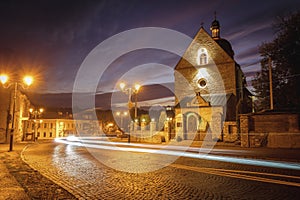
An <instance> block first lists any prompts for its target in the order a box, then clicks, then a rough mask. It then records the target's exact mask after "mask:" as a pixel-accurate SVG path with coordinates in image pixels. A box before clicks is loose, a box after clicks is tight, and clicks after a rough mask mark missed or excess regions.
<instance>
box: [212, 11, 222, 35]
mask: <svg viewBox="0 0 300 200" xmlns="http://www.w3.org/2000/svg"><path fill="white" fill-rule="evenodd" d="M214 17H215V20H214V21H213V22H212V23H211V27H210V30H211V37H212V38H213V39H214V40H218V39H220V23H219V21H218V20H217V12H216V11H215V12H214Z"/></svg>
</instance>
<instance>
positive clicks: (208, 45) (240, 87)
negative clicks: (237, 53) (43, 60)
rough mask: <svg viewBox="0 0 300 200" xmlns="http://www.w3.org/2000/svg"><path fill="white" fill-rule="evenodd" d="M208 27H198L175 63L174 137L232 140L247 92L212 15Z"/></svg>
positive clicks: (229, 47)
mask: <svg viewBox="0 0 300 200" xmlns="http://www.w3.org/2000/svg"><path fill="white" fill-rule="evenodd" d="M210 31H211V34H209V33H208V32H207V31H206V30H205V29H204V28H203V27H201V28H200V30H199V31H198V33H197V34H196V36H195V37H194V39H193V40H192V42H191V44H190V45H189V47H188V48H187V50H186V51H185V53H184V54H183V56H182V58H181V59H180V60H179V62H178V63H177V65H176V67H175V73H174V76H175V132H176V138H179V139H184V140H214V141H216V140H217V141H220V140H221V141H231V142H234V141H236V140H238V137H239V135H238V132H239V131H238V129H239V120H238V115H239V114H241V113H246V112H249V110H250V111H251V109H250V107H249V106H248V105H251V101H250V97H249V96H250V92H249V91H248V90H247V89H246V82H245V77H244V74H243V72H242V70H241V68H240V66H239V65H238V64H237V63H236V62H235V60H234V51H233V50H232V47H231V44H230V43H229V42H228V41H227V40H225V39H223V38H221V36H220V32H221V31H220V23H219V21H217V20H216V18H215V20H214V21H213V22H212V24H211V28H210ZM187 60H189V61H187Z"/></svg>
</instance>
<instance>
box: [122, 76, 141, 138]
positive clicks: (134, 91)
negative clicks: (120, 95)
mask: <svg viewBox="0 0 300 200" xmlns="http://www.w3.org/2000/svg"><path fill="white" fill-rule="evenodd" d="M120 88H121V90H122V92H124V93H126V94H127V95H128V107H129V109H131V107H132V102H131V96H132V95H134V119H136V118H137V94H138V92H139V89H140V88H141V85H139V84H135V85H134V87H126V84H125V83H124V82H122V83H120ZM128 143H130V130H129V135H128Z"/></svg>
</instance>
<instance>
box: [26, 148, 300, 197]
mask: <svg viewBox="0 0 300 200" xmlns="http://www.w3.org/2000/svg"><path fill="white" fill-rule="evenodd" d="M99 152H100V153H101V154H102V155H103V156H106V157H109V156H111V157H112V158H113V157H114V156H115V155H116V153H117V154H118V155H119V154H120V155H122V154H121V153H120V152H116V151H108V150H99ZM23 159H24V160H25V161H26V162H27V163H28V164H29V165H30V166H31V167H33V168H34V169H36V170H38V171H39V172H40V173H41V174H43V175H44V176H45V177H47V178H49V179H50V180H52V181H53V182H55V183H57V184H58V185H60V186H62V187H63V188H65V189H66V190H67V191H69V192H70V193H72V194H73V195H74V196H75V197H76V198H78V199H280V200H281V199H298V197H299V196H300V172H299V171H295V170H283V169H275V168H266V167H254V166H250V165H238V164H232V163H225V162H216V161H208V160H200V159H192V158H182V157H181V158H179V159H178V160H177V161H176V162H174V163H173V164H171V165H170V166H167V167H163V168H162V169H159V170H157V171H154V172H149V173H126V172H122V171H117V170H115V169H112V168H109V167H107V166H105V165H104V164H102V163H100V162H99V161H98V160H96V159H95V158H94V157H93V156H91V154H90V153H89V152H88V151H87V150H86V149H85V148H83V147H78V146H71V145H65V144H55V143H48V144H40V145H33V146H30V147H29V148H28V149H27V150H26V151H25V152H23ZM161 159H164V157H161ZM158 161H159V160H151V159H149V163H151V162H158ZM135 162H136V161H135ZM128 165H130V162H128ZM226 170H227V171H226ZM253 172H255V173H253ZM278 174H279V175H278ZM282 174H283V175H282Z"/></svg>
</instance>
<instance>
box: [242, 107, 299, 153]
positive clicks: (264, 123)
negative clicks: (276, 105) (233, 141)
mask: <svg viewBox="0 0 300 200" xmlns="http://www.w3.org/2000/svg"><path fill="white" fill-rule="evenodd" d="M240 132H241V146H242V147H262V146H267V147H272V148H296V147H297V148H300V140H299V138H300V130H299V114H298V113H275V112H271V113H270V112H269V113H256V114H245V115H240Z"/></svg>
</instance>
